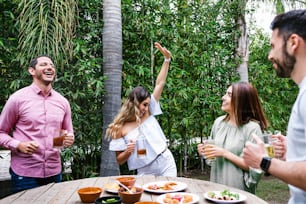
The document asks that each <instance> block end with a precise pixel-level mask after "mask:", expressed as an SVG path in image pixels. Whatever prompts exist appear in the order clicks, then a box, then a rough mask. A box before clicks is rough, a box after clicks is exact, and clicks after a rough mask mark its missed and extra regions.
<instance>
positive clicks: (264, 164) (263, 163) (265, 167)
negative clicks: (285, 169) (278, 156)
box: [260, 157, 271, 173]
mask: <svg viewBox="0 0 306 204" xmlns="http://www.w3.org/2000/svg"><path fill="white" fill-rule="evenodd" d="M270 164H271V158H270V157H264V158H262V160H261V162H260V168H261V169H262V170H263V171H264V172H266V173H267V172H268V170H269V167H270Z"/></svg>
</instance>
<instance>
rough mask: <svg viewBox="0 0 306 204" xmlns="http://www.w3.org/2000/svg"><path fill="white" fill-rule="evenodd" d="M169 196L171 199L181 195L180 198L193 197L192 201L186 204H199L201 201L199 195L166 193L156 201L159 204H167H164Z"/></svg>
mask: <svg viewBox="0 0 306 204" xmlns="http://www.w3.org/2000/svg"><path fill="white" fill-rule="evenodd" d="M167 194H169V195H170V196H171V197H173V196H175V195H179V196H184V195H190V196H192V201H191V202H189V203H184V204H192V203H197V202H199V200H200V197H199V196H198V195H196V194H192V193H180V192H176V193H165V194H162V195H160V196H158V197H157V199H156V201H157V202H159V203H165V202H164V198H165V197H166V195H167Z"/></svg>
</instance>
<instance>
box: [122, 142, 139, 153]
mask: <svg viewBox="0 0 306 204" xmlns="http://www.w3.org/2000/svg"><path fill="white" fill-rule="evenodd" d="M135 146H136V145H135V142H134V141H133V140H130V141H129V143H127V144H126V150H125V151H126V152H128V153H133V152H134V151H135Z"/></svg>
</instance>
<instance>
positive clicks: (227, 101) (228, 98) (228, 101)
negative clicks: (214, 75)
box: [221, 86, 233, 114]
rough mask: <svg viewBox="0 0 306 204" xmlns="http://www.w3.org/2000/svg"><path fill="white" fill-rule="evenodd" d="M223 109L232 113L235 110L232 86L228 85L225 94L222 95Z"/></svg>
mask: <svg viewBox="0 0 306 204" xmlns="http://www.w3.org/2000/svg"><path fill="white" fill-rule="evenodd" d="M221 110H222V111H224V112H226V113H228V114H230V113H231V112H232V111H233V108H232V86H230V87H228V89H227V90H226V93H225V94H224V96H222V106H221Z"/></svg>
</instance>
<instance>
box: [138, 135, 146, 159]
mask: <svg viewBox="0 0 306 204" xmlns="http://www.w3.org/2000/svg"><path fill="white" fill-rule="evenodd" d="M136 148H137V156H138V157H140V158H143V157H145V156H146V155H147V150H146V138H145V137H144V135H140V136H139V137H138V138H137V140H136Z"/></svg>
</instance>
